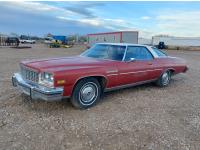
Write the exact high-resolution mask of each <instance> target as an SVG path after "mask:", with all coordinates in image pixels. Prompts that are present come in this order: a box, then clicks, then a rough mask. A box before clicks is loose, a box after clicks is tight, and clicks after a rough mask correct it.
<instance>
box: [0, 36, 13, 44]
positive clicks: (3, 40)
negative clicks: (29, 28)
mask: <svg viewBox="0 0 200 150" xmlns="http://www.w3.org/2000/svg"><path fill="white" fill-rule="evenodd" d="M7 39H8V38H7V37H5V36H0V46H17V42H10V41H8V40H7Z"/></svg>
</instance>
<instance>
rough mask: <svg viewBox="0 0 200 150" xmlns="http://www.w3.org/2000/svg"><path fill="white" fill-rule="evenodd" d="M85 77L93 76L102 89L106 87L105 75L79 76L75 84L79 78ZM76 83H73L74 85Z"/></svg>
mask: <svg viewBox="0 0 200 150" xmlns="http://www.w3.org/2000/svg"><path fill="white" fill-rule="evenodd" d="M87 78H95V79H97V81H98V82H99V84H100V85H101V88H102V90H103V89H104V88H105V87H106V84H107V79H106V78H105V77H103V76H88V77H84V78H80V79H79V80H78V81H77V82H76V84H77V83H78V82H79V81H81V80H83V79H87ZM76 84H75V85H74V87H75V86H76Z"/></svg>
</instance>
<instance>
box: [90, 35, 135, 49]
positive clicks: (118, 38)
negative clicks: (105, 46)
mask: <svg viewBox="0 0 200 150" xmlns="http://www.w3.org/2000/svg"><path fill="white" fill-rule="evenodd" d="M87 37H88V46H92V45H93V44H95V43H133V44H137V43H138V31H120V32H106V33H94V34H88V35H87Z"/></svg>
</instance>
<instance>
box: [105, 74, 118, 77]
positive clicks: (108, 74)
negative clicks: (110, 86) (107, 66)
mask: <svg viewBox="0 0 200 150" xmlns="http://www.w3.org/2000/svg"><path fill="white" fill-rule="evenodd" d="M109 76H118V74H108V75H107V77H109Z"/></svg>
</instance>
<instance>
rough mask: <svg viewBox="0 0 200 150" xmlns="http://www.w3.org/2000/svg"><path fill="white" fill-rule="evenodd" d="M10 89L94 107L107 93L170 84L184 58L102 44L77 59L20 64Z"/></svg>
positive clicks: (137, 47)
mask: <svg viewBox="0 0 200 150" xmlns="http://www.w3.org/2000/svg"><path fill="white" fill-rule="evenodd" d="M20 67H21V71H20V73H15V74H14V75H13V77H12V82H13V86H16V87H18V88H19V89H21V91H22V92H23V93H25V94H27V95H29V96H30V97H31V98H32V99H43V100H47V101H51V100H59V99H62V98H66V97H70V98H71V102H72V104H73V105H74V106H75V107H77V108H88V107H91V106H92V105H94V104H95V103H96V102H97V101H98V100H99V99H100V97H101V95H102V94H103V93H104V92H106V91H110V90H115V89H120V88H125V87H130V86H135V85H139V84H144V83H147V82H155V83H156V84H157V85H159V86H161V87H165V86H167V85H168V84H169V82H170V79H171V76H172V75H175V74H177V73H182V72H186V71H187V66H186V63H185V61H184V60H183V59H180V58H176V57H170V56H167V54H165V53H164V52H162V51H160V50H158V49H157V48H155V47H151V46H146V45H138V44H125V43H120V44H116V43H101V44H96V45H95V46H93V47H92V48H90V49H88V50H86V51H85V52H83V53H82V54H81V55H80V56H75V57H62V58H51V59H42V60H30V61H22V62H21V63H20Z"/></svg>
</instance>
